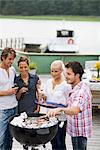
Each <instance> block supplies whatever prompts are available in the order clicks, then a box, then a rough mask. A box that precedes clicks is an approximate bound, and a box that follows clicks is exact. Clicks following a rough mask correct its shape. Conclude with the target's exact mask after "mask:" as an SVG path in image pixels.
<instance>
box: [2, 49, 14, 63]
mask: <svg viewBox="0 0 100 150" xmlns="http://www.w3.org/2000/svg"><path fill="white" fill-rule="evenodd" d="M9 54H13V55H14V58H15V57H16V52H15V50H14V49H13V48H10V47H6V48H4V49H3V50H2V53H1V61H3V58H5V59H6V58H7V57H8V55H9Z"/></svg>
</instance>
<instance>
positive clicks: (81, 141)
mask: <svg viewBox="0 0 100 150" xmlns="http://www.w3.org/2000/svg"><path fill="white" fill-rule="evenodd" d="M72 145H73V150H87V138H86V137H83V136H79V137H72Z"/></svg>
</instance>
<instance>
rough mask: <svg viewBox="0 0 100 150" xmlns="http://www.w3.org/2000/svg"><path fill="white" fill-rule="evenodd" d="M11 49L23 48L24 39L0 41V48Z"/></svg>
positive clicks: (4, 39)
mask: <svg viewBox="0 0 100 150" xmlns="http://www.w3.org/2000/svg"><path fill="white" fill-rule="evenodd" d="M4 47H12V48H14V49H23V48H24V38H20V37H18V38H3V39H0V48H4Z"/></svg>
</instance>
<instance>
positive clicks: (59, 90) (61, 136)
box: [43, 60, 71, 150]
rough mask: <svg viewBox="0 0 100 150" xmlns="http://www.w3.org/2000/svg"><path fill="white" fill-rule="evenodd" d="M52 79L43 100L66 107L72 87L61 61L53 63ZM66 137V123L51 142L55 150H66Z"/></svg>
mask: <svg viewBox="0 0 100 150" xmlns="http://www.w3.org/2000/svg"><path fill="white" fill-rule="evenodd" d="M50 70H51V78H50V79H48V80H47V82H46V84H45V86H44V95H45V96H43V98H44V99H45V100H46V102H52V103H57V104H61V105H64V106H66V105H67V97H68V95H69V91H70V89H71V86H70V85H69V84H67V83H66V81H65V78H64V74H65V67H64V63H63V62H62V61H61V60H55V61H53V62H52V63H51V67H50ZM65 137H66V121H64V125H63V127H60V126H59V127H58V132H57V134H56V136H55V137H54V139H53V140H52V141H51V144H52V149H53V150H66V144H65Z"/></svg>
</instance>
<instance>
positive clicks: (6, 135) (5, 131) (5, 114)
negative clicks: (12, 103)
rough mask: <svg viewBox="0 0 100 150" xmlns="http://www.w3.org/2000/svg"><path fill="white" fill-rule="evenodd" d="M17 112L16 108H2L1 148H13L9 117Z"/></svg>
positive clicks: (0, 119)
mask: <svg viewBox="0 0 100 150" xmlns="http://www.w3.org/2000/svg"><path fill="white" fill-rule="evenodd" d="M15 113H16V108H12V109H7V110H0V150H11V149H12V141H13V140H12V136H11V134H10V130H9V119H10V117H11V116H12V115H14V114H15Z"/></svg>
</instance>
